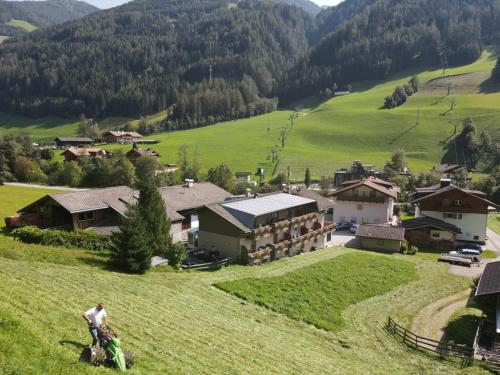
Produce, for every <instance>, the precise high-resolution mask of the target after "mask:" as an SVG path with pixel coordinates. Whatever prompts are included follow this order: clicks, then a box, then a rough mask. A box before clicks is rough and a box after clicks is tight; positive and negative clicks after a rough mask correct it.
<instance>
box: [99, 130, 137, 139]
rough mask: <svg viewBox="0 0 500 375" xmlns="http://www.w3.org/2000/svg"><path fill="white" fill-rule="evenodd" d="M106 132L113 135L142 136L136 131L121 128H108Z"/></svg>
mask: <svg viewBox="0 0 500 375" xmlns="http://www.w3.org/2000/svg"><path fill="white" fill-rule="evenodd" d="M106 134H111V135H112V136H113V137H131V138H142V135H140V134H139V133H137V132H127V131H123V130H110V131H108V132H106Z"/></svg>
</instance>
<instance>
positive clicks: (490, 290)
mask: <svg viewBox="0 0 500 375" xmlns="http://www.w3.org/2000/svg"><path fill="white" fill-rule="evenodd" d="M496 293H500V262H492V263H488V264H487V265H486V267H485V268H484V271H483V274H482V275H481V279H480V280H479V284H478V286H477V289H476V296H484V295H487V294H496Z"/></svg>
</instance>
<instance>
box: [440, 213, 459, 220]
mask: <svg viewBox="0 0 500 375" xmlns="http://www.w3.org/2000/svg"><path fill="white" fill-rule="evenodd" d="M443 218H444V219H455V220H462V214H455V213H449V212H445V213H443Z"/></svg>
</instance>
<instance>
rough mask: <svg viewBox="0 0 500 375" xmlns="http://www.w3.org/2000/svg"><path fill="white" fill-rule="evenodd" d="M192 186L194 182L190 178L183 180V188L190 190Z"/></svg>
mask: <svg viewBox="0 0 500 375" xmlns="http://www.w3.org/2000/svg"><path fill="white" fill-rule="evenodd" d="M193 185H194V180H192V179H190V178H186V179H185V180H184V187H187V188H192V187H193Z"/></svg>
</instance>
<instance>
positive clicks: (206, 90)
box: [0, 0, 500, 128]
mask: <svg viewBox="0 0 500 375" xmlns="http://www.w3.org/2000/svg"><path fill="white" fill-rule="evenodd" d="M499 4H500V0H453V1H450V0H346V1H345V2H343V3H341V4H339V5H338V6H336V7H332V8H327V9H324V10H322V11H321V12H320V13H319V14H318V15H317V16H316V18H313V17H312V16H311V15H310V14H308V13H307V12H305V11H303V10H302V9H300V8H299V7H298V6H290V5H286V4H278V3H277V2H275V1H267V0H242V1H239V2H233V1H231V0H186V1H181V0H135V1H133V2H131V3H128V4H126V5H123V6H121V7H118V8H114V9H110V10H107V11H102V12H98V13H95V14H92V15H90V16H88V17H85V19H82V20H76V21H73V22H69V23H66V24H63V25H58V26H55V27H52V28H49V29H47V30H42V31H40V32H37V33H34V34H29V35H24V36H20V37H16V38H12V39H10V40H8V41H7V42H4V43H3V44H2V45H1V46H0V111H6V112H10V113H16V114H24V115H29V116H33V117H38V116H44V115H59V116H68V115H79V114H81V113H84V114H85V115H87V116H92V117H96V116H100V117H103V116H110V115H119V116H140V115H145V114H149V113H153V112H157V111H160V110H164V109H166V108H170V109H171V113H170V120H171V121H173V126H174V128H193V127H198V126H201V125H206V124H212V123H214V122H217V121H224V120H231V119H235V118H240V117H248V116H252V115H255V114H259V113H265V112H269V111H271V110H274V109H275V108H276V107H277V99H276V97H279V100H280V102H281V103H286V102H289V101H291V100H295V99H300V98H304V97H306V96H309V95H317V94H318V93H319V92H320V91H324V90H325V89H326V88H330V89H331V88H332V87H333V84H334V83H336V84H337V87H339V88H343V87H348V85H349V84H351V83H354V82H356V81H361V80H377V79H385V78H386V77H388V76H389V75H391V74H394V73H397V72H400V71H402V70H406V69H411V68H423V67H436V66H441V65H442V64H443V65H450V66H452V65H458V64H464V63H470V62H472V61H474V60H475V59H476V58H478V56H479V55H480V53H481V51H482V49H483V44H484V43H485V42H488V43H496V42H497V41H498V40H499V38H498V35H499V34H500V30H499V29H500V26H499V25H500V5H499Z"/></svg>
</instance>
